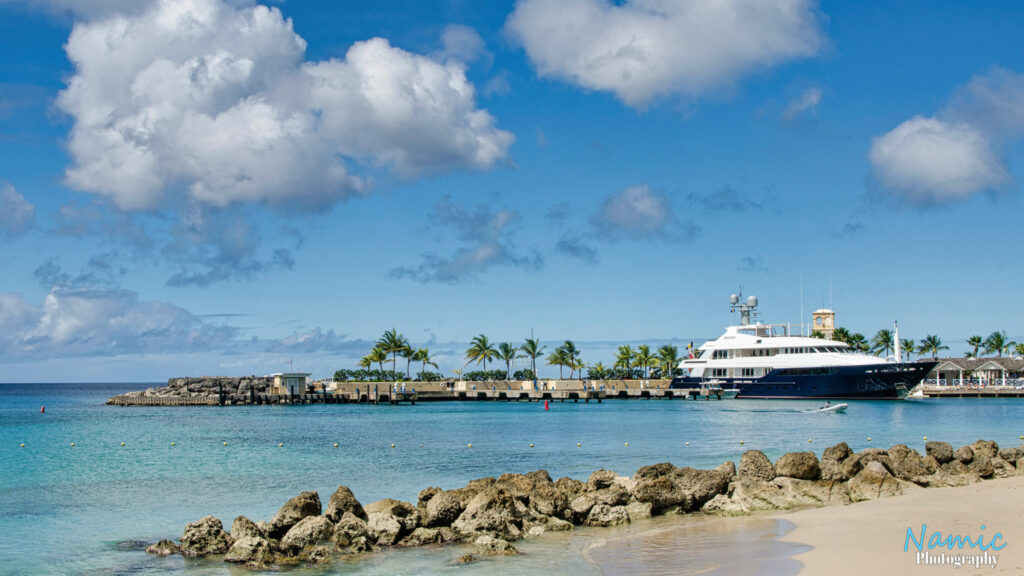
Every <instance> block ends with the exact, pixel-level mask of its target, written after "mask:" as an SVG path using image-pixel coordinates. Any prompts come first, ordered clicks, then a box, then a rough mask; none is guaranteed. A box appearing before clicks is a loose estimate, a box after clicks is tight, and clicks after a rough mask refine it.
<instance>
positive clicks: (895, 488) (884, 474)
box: [847, 461, 903, 502]
mask: <svg viewBox="0 0 1024 576" xmlns="http://www.w3.org/2000/svg"><path fill="white" fill-rule="evenodd" d="M847 487H848V488H849V490H850V501H851V502H861V501H863V500H875V499H878V498H885V497H888V496H898V495H900V494H902V493H903V490H902V489H901V487H900V483H899V481H898V480H896V478H895V477H894V476H893V475H892V474H890V473H889V471H888V470H886V468H885V466H883V465H882V463H881V462H878V461H874V462H868V464H867V465H866V466H864V469H863V470H861V471H860V472H858V473H857V475H856V476H854V477H853V478H852V479H851V480H850V481H849V482H848V483H847Z"/></svg>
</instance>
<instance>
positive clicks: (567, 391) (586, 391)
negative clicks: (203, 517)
mask: <svg viewBox="0 0 1024 576" xmlns="http://www.w3.org/2000/svg"><path fill="white" fill-rule="evenodd" d="M668 385H669V382H668V381H666V380H662V381H657V380H650V381H628V380H627V381H621V380H620V381H586V382H580V381H573V380H547V381H539V382H537V383H536V384H534V383H533V382H532V381H529V382H406V383H404V385H403V384H401V383H400V384H398V385H396V384H395V383H393V382H344V383H334V384H333V385H332V386H328V387H327V389H326V390H325V389H324V388H322V387H321V388H320V389H319V390H318V391H317V392H309V393H305V394H295V395H289V394H267V393H256V392H254V391H253V390H249V391H248V392H247V393H243V394H238V393H236V394H223V393H209V394H202V395H200V394H192V395H190V396H174V395H159V392H160V390H155V391H154V393H153V394H140V393H129V394H125V395H121V396H114V397H113V398H110V399H109V400H107V404H110V405H114V406H240V405H265V404H376V405H396V404H409V405H415V404H416V403H418V402H460V401H462V402H542V401H548V402H560V403H565V402H574V403H579V402H583V403H590V402H591V401H593V402H597V403H600V402H603V401H604V400H675V399H679V400H685V399H704V400H711V399H716V400H720V399H721V395H720V391H718V390H714V389H696V388H694V389H672V388H669V386H668Z"/></svg>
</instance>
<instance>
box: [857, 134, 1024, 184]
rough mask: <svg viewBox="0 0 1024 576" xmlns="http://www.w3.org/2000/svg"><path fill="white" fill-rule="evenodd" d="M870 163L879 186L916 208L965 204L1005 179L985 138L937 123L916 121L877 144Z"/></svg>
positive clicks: (986, 137)
mask: <svg viewBox="0 0 1024 576" xmlns="http://www.w3.org/2000/svg"><path fill="white" fill-rule="evenodd" d="M869 158H870V160H871V165H872V167H873V168H874V172H875V177H876V178H877V179H878V180H879V182H881V183H882V184H883V185H884V186H885V187H886V188H888V189H890V190H892V191H893V192H896V193H897V194H900V195H902V196H904V197H906V198H908V199H910V200H913V201H918V202H933V201H934V202H941V201H946V200H955V199H961V198H965V197H967V196H970V195H971V194H973V193H974V192H977V191H979V190H986V189H992V188H996V187H998V186H1000V185H1001V184H1003V183H1005V182H1006V181H1007V180H1008V178H1009V175H1008V174H1007V172H1006V169H1005V168H1004V167H1003V165H1002V162H1001V161H1000V160H999V158H998V157H997V156H996V154H995V152H994V151H993V149H992V142H991V141H990V140H989V138H988V136H987V135H986V134H984V133H983V132H982V131H980V130H978V129H977V128H976V127H974V126H972V125H971V124H958V123H951V122H946V121H943V120H940V119H937V118H923V117H921V116H915V117H913V118H911V119H910V120H907V121H905V122H903V123H902V124H900V125H899V126H897V127H896V128H894V129H893V130H892V131H890V132H888V133H886V134H884V135H882V136H879V137H878V138H875V140H874V142H872V144H871V152H870V154H869Z"/></svg>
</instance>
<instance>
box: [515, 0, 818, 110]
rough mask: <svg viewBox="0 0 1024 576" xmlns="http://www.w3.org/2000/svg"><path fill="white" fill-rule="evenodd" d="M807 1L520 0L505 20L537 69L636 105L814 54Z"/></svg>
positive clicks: (693, 92)
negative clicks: (618, 0) (617, 0)
mask: <svg viewBox="0 0 1024 576" xmlns="http://www.w3.org/2000/svg"><path fill="white" fill-rule="evenodd" d="M819 21H820V16H819V13H818V10H817V6H816V3H815V2H813V1H812V0H716V1H705V0H625V1H624V2H612V1H611V0H520V1H519V2H518V3H517V4H516V8H515V11H514V12H513V13H512V14H511V15H510V16H509V18H508V21H507V22H506V30H507V31H508V33H509V34H510V35H511V36H512V38H514V39H515V40H516V41H518V42H519V43H520V44H522V46H523V48H524V49H525V50H526V54H527V55H528V56H529V58H530V61H531V62H532V63H533V65H534V66H535V67H536V69H537V73H538V74H539V75H541V76H544V77H550V78H557V79H561V80H564V81H567V82H570V83H573V84H576V85H579V86H581V87H584V88H589V89H593V90H601V91H607V92H612V93H614V94H615V95H616V96H617V97H618V98H619V99H620V100H622V101H623V102H625V103H626V104H628V105H630V106H633V107H637V108H642V107H644V106H646V105H647V104H648V103H649V102H650V101H651V100H652V99H654V98H657V97H659V96H665V95H684V96H691V97H693V96H699V95H701V94H703V93H706V92H708V91H710V90H714V89H716V88H720V87H723V86H728V85H730V84H732V83H734V82H736V81H737V80H739V79H740V78H742V77H743V76H745V75H747V74H750V73H754V72H757V71H758V70H762V69H765V68H768V67H771V66H775V65H778V64H781V63H783V62H786V61H789V60H793V59H797V58H805V57H809V56H814V55H816V54H817V53H818V52H819V51H820V50H821V48H822V46H823V44H824V42H825V40H824V37H823V35H822V33H821V30H820V25H819Z"/></svg>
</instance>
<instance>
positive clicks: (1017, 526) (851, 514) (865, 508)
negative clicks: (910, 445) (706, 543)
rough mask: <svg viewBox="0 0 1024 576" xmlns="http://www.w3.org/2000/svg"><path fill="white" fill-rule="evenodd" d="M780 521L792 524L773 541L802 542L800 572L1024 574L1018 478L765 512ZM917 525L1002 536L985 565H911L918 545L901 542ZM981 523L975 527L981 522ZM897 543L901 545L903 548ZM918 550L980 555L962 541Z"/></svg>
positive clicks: (1023, 481)
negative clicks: (957, 544)
mask: <svg viewBox="0 0 1024 576" xmlns="http://www.w3.org/2000/svg"><path fill="white" fill-rule="evenodd" d="M773 518H778V519H782V520H787V521H789V522H792V523H793V524H795V525H796V528H795V529H794V530H793V531H792V532H790V533H788V534H786V535H785V536H783V537H782V538H781V540H782V541H784V542H790V543H800V544H806V545H810V546H811V547H812V548H811V549H810V550H809V551H807V552H804V553H801V554H797V555H796V556H795V558H796V559H797V560H799V561H800V562H802V563H803V565H804V567H803V569H802V570H801V572H800V573H801V574H829V575H830V576H844V575H847V574H849V575H860V574H874V575H880V574H918V573H922V574H946V573H949V574H983V575H984V574H1020V573H1024V477H1015V478H1006V479H1000V480H988V481H985V482H983V483H980V484H974V485H971V486H967V487H963V488H934V489H920V490H915V491H913V492H912V493H909V494H905V495H903V496H898V497H894V498H885V499H881V500H874V501H870V502H862V503H858V504H852V505H849V506H842V507H834V506H833V507H827V508H817V509H813V510H802V511H799V512H794V513H790V514H782V515H777V516H773ZM922 524H924V525H926V537H927V538H928V539H931V537H932V534H933V533H936V532H938V533H941V537H940V538H941V539H943V540H945V539H946V537H947V536H948V535H954V536H955V535H960V536H970V537H971V539H972V540H977V538H978V536H979V535H984V538H983V543H984V544H986V545H988V544H989V543H990V542H992V540H993V538H995V536H996V534H997V533H1001V534H1002V539H1001V540H999V541H996V542H995V547H998V546H999V545H1000V544H1005V547H1004V548H1002V549H1001V550H998V551H996V550H993V549H990V550H987V552H988V555H989V557H991V556H996V557H998V560H997V562H996V565H995V567H993V566H991V565H987V566H986V565H982V566H974V565H964V566H962V567H960V568H955V567H954V566H953V565H952V564H932V565H925V564H923V563H922V564H920V565H919V564H918V550H917V547H916V546H915V543H914V542H913V541H909V542H907V529H908V528H910V529H912V530H913V531H914V534H915V538H917V539H920V534H921V530H922ZM982 526H985V529H984V530H982V529H981V527H982ZM904 543H906V544H907V545H908V550H907V551H904ZM924 550H925V551H926V552H928V553H929V554H930V555H931V557H932V558H933V559H934V558H935V557H941V555H942V554H943V553H945V554H946V556H947V557H949V556H951V555H960V554H963V555H967V556H976V555H980V556H984V555H985V553H986V551H981V550H979V549H976V548H970V547H968V546H964V548H963V550H959V549H954V550H953V551H949V550H948V548H946V547H939V546H936V547H935V548H934V549H932V550H929V549H928V542H924Z"/></svg>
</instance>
